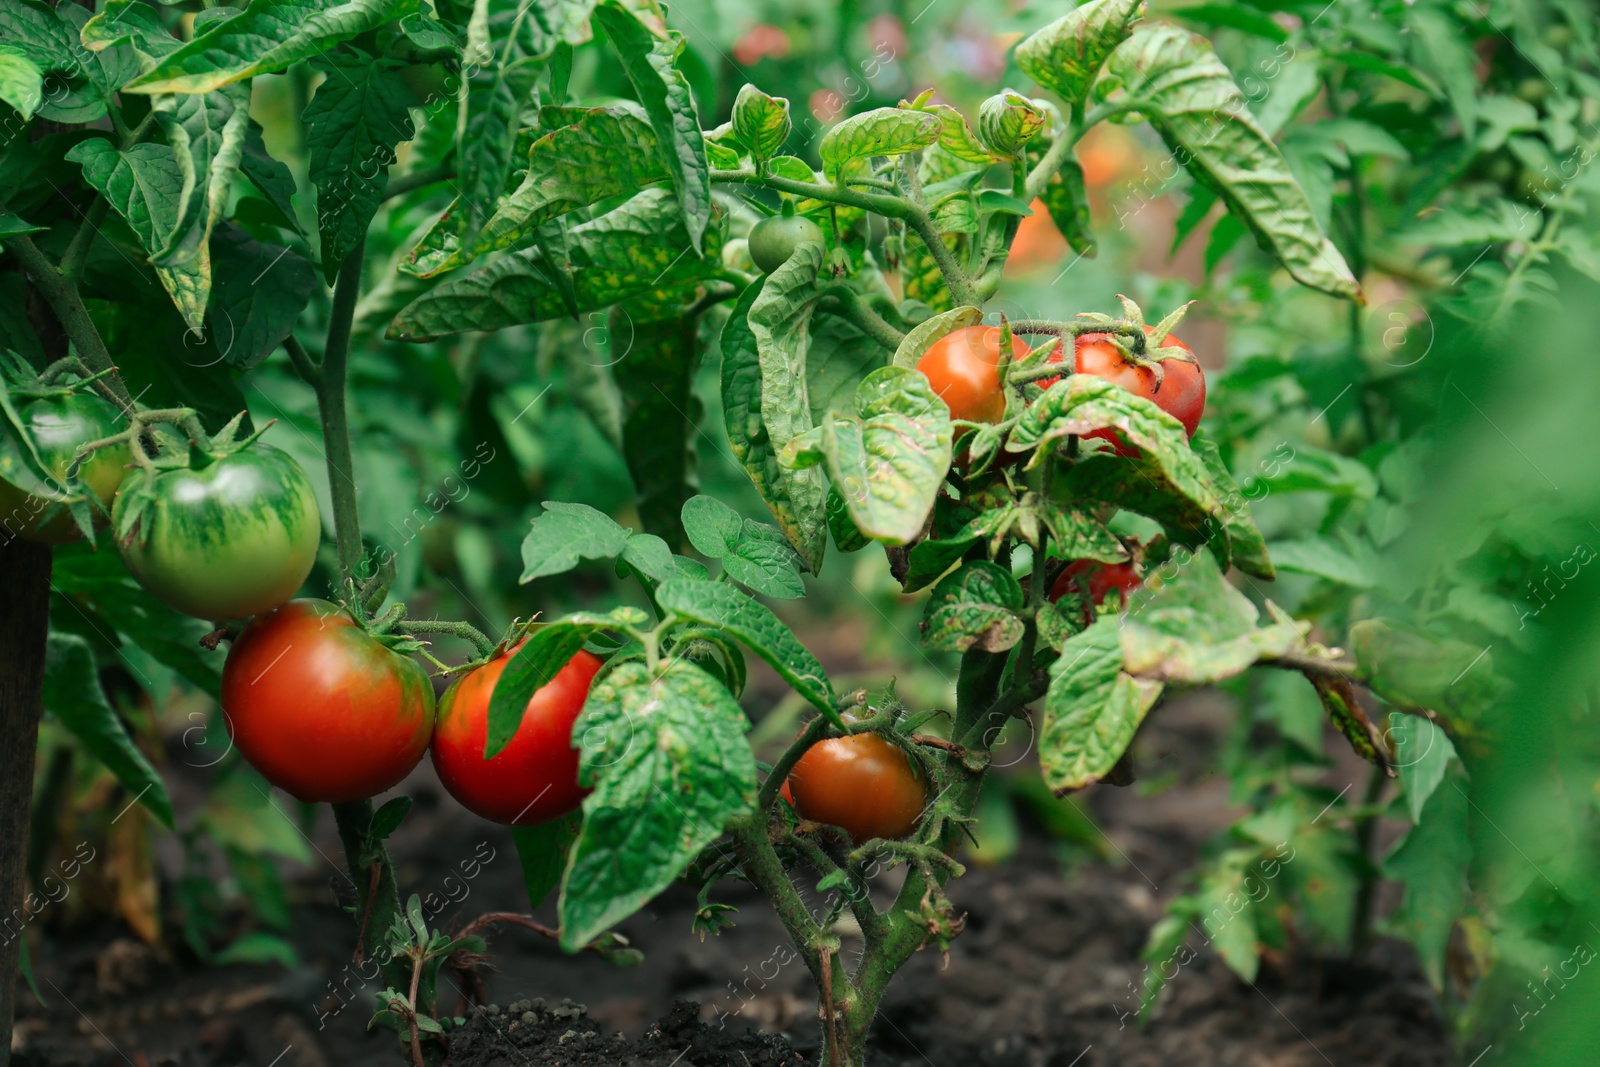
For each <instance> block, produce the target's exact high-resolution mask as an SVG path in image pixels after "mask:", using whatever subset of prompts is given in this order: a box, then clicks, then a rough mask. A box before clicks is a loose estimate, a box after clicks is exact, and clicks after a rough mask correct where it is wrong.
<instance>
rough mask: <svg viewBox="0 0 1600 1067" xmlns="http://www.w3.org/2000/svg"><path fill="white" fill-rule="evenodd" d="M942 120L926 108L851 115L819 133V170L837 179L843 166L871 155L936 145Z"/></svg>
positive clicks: (895, 154)
mask: <svg viewBox="0 0 1600 1067" xmlns="http://www.w3.org/2000/svg"><path fill="white" fill-rule="evenodd" d="M942 128H943V123H942V122H941V121H940V119H939V116H938V115H935V114H931V113H930V112H927V111H912V110H909V109H907V108H899V107H880V108H877V109H875V110H873V111H868V112H866V113H864V114H861V115H854V116H851V117H850V118H847V119H845V120H844V121H843V122H841V123H839V124H838V125H837V126H835V127H833V129H831V130H829V131H828V132H827V133H825V134H823V136H822V143H821V144H820V145H818V146H817V151H818V152H819V153H821V155H822V169H823V171H824V172H825V173H826V174H828V176H829V177H831V178H834V179H835V180H837V179H838V177H839V174H840V172H841V171H842V170H843V169H844V167H845V166H846V165H847V164H849V163H851V162H854V161H855V160H858V159H867V158H869V157H872V156H898V155H904V154H905V153H907V152H915V151H917V150H918V149H920V148H927V147H928V146H929V145H932V144H936V143H937V142H938V140H939V134H940V132H941V130H942Z"/></svg>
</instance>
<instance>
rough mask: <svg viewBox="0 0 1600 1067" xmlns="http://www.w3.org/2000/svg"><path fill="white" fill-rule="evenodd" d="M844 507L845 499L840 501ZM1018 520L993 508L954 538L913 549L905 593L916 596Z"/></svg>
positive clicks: (1007, 510)
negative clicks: (968, 553)
mask: <svg viewBox="0 0 1600 1067" xmlns="http://www.w3.org/2000/svg"><path fill="white" fill-rule="evenodd" d="M839 502H840V504H841V505H842V504H843V503H844V498H843V497H841V498H840V500H839ZM1014 517H1015V509H1014V508H1012V507H994V508H989V509H986V510H984V511H981V512H979V513H978V514H977V515H975V516H973V518H972V519H971V520H969V521H968V522H967V524H966V525H965V526H963V527H962V528H961V529H960V530H958V531H957V532H956V533H955V534H954V535H953V536H951V537H943V538H937V537H925V538H923V539H922V540H920V541H918V542H917V543H916V544H914V545H912V546H911V552H910V556H909V559H908V560H907V566H906V576H905V578H904V579H903V581H902V585H903V587H904V589H905V591H906V592H908V593H914V592H916V591H917V590H918V589H921V588H923V587H924V586H926V585H928V584H929V583H930V582H932V581H934V580H935V579H937V578H939V577H940V576H941V575H943V574H944V572H945V571H947V570H949V569H950V567H951V566H952V565H953V564H954V563H955V562H956V561H957V560H959V559H961V558H962V557H963V556H965V555H966V554H967V551H968V550H969V549H970V548H972V546H973V545H975V544H977V543H978V542H979V541H987V540H989V539H990V538H991V537H993V536H994V535H995V534H997V533H999V532H1000V531H1001V530H1004V529H1006V528H1008V527H1009V526H1010V525H1011V521H1012V519H1013V518H1014Z"/></svg>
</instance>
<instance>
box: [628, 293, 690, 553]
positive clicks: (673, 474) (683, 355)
mask: <svg viewBox="0 0 1600 1067" xmlns="http://www.w3.org/2000/svg"><path fill="white" fill-rule="evenodd" d="M624 313H625V309H619V311H618V312H616V313H614V314H615V315H617V316H618V317H620V316H622V315H623V314H624ZM626 325H627V324H625V323H622V322H614V323H613V331H612V332H613V336H617V335H618V333H619V331H620V330H622V329H626ZM697 327H698V323H697V322H696V320H695V319H693V318H690V317H689V316H677V317H674V318H669V319H662V320H658V321H655V322H640V321H635V322H633V323H632V332H633V340H632V344H631V346H630V348H629V349H628V365H627V373H625V374H622V375H619V376H618V379H617V384H618V385H619V386H620V387H621V389H622V398H623V424H622V456H623V459H624V460H626V461H627V464H628V473H629V474H631V475H633V484H634V489H635V491H636V495H637V499H638V505H639V521H640V522H641V523H642V524H643V525H644V528H645V530H646V531H647V532H649V533H652V534H655V535H656V536H658V537H661V538H663V539H665V540H666V542H667V543H668V544H669V545H672V546H674V547H677V546H681V545H682V544H683V527H682V525H680V522H679V517H678V516H679V513H680V512H681V511H682V510H683V508H684V504H685V502H686V501H687V500H688V499H689V498H690V497H691V496H692V495H693V493H694V491H695V486H696V479H695V439H696V437H697V436H698V427H699V419H698V418H697V417H696V416H697V412H698V411H699V408H700V400H699V398H698V397H696V396H695V395H694V390H693V386H694V373H695V368H696V366H697V365H698V363H699V359H698V356H699V349H698V347H697V346H696V344H695V337H696V333H697Z"/></svg>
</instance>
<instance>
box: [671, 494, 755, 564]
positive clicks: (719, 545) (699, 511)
mask: <svg viewBox="0 0 1600 1067" xmlns="http://www.w3.org/2000/svg"><path fill="white" fill-rule="evenodd" d="M683 530H684V533H686V534H687V535H688V537H689V543H690V544H691V545H693V546H694V547H695V550H696V551H697V552H699V553H700V554H701V555H702V556H709V557H710V558H711V559H721V558H722V557H724V556H729V555H732V554H733V553H734V552H736V551H737V550H738V547H739V539H740V538H741V537H742V536H743V535H744V519H743V518H742V517H740V515H739V513H738V512H737V511H734V510H733V509H732V508H730V507H729V506H728V505H726V504H724V503H723V502H722V501H720V500H718V499H717V498H716V497H714V496H696V497H691V498H690V499H689V500H687V501H685V502H684V505H683Z"/></svg>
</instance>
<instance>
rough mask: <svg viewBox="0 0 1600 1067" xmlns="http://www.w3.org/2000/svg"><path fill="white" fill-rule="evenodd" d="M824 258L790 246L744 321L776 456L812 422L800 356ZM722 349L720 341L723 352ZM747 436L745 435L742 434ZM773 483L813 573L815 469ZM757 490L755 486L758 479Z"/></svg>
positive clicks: (821, 540) (817, 544)
mask: <svg viewBox="0 0 1600 1067" xmlns="http://www.w3.org/2000/svg"><path fill="white" fill-rule="evenodd" d="M823 254H824V253H823V248H822V246H821V245H819V244H813V243H809V242H808V243H805V244H802V245H800V246H799V247H798V248H796V249H795V251H794V254H793V255H791V256H790V257H789V258H788V260H787V261H785V262H784V264H783V265H782V266H780V267H779V268H778V269H777V270H775V271H773V272H772V273H771V274H769V275H767V277H766V280H765V281H764V282H762V283H760V284H761V289H760V291H759V292H758V293H757V294H756V296H755V299H754V300H752V301H751V303H750V307H749V311H748V312H747V314H746V316H745V321H746V324H747V326H748V329H749V331H750V334H751V336H752V337H753V338H754V340H755V348H756V358H757V363H758V365H759V369H760V382H759V389H760V391H759V395H758V396H757V397H755V398H754V399H755V400H756V401H757V403H758V404H759V408H760V420H761V425H762V428H763V429H764V430H765V432H766V439H767V447H768V448H770V449H771V451H772V453H773V455H775V456H779V455H781V454H782V452H783V450H784V448H785V447H787V445H788V444H789V442H790V441H792V440H794V439H795V438H796V437H798V436H800V435H801V434H803V433H805V432H807V431H808V430H810V429H811V428H812V425H813V423H812V421H811V404H810V389H809V384H808V382H809V377H808V374H807V370H808V360H807V357H808V354H809V351H810V347H811V318H812V313H813V311H814V310H815V308H816V302H817V295H818V292H817V275H818V272H819V271H820V270H821V268H822V259H823ZM726 350H727V349H726V344H725V345H724V352H726ZM752 406H754V405H752ZM729 427H730V429H729V433H730V435H731V434H732V433H733V432H734V431H733V428H732V422H731V420H730V423H729ZM746 435H747V436H749V431H748V430H747V431H746ZM744 462H745V469H746V470H749V469H750V463H749V461H748V460H745V461H744ZM778 481H779V485H780V487H781V489H782V495H783V497H784V498H786V499H787V502H788V505H789V510H791V511H792V512H793V513H794V520H793V522H792V524H791V523H786V522H785V521H784V516H783V515H782V514H781V513H779V514H778V525H779V526H780V527H781V528H782V529H783V532H784V533H785V534H787V535H788V536H789V541H790V543H791V544H793V545H794V547H795V551H797V552H799V553H800V558H801V559H804V560H805V561H806V565H807V566H808V567H810V568H811V570H812V572H813V573H815V572H816V571H817V569H818V568H819V567H820V566H821V565H822V554H823V551H824V549H825V548H826V547H827V533H826V515H825V512H824V506H825V503H826V490H825V489H824V488H823V484H822V479H821V478H820V477H819V476H818V474H817V472H815V471H797V470H790V469H788V468H786V467H781V466H780V467H779V471H778ZM757 487H758V488H759V487H760V483H759V482H757ZM770 502H771V501H770V500H769V503H770ZM774 511H775V512H776V509H774Z"/></svg>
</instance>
